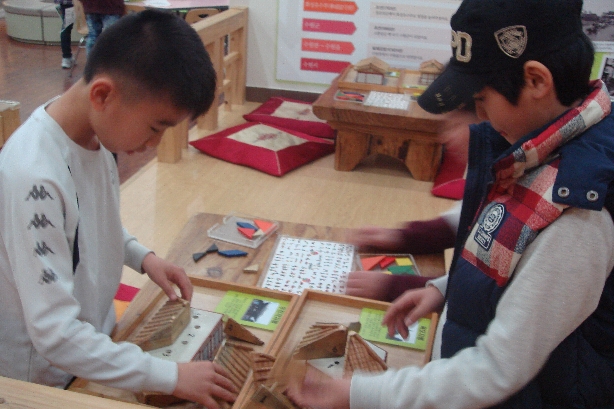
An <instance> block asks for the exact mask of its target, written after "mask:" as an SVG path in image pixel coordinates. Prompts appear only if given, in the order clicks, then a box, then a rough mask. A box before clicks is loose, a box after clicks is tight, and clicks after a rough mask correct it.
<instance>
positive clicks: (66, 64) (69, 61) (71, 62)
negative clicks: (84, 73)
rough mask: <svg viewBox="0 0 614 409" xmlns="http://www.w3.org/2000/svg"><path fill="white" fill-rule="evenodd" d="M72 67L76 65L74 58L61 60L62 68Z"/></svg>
mask: <svg viewBox="0 0 614 409" xmlns="http://www.w3.org/2000/svg"><path fill="white" fill-rule="evenodd" d="M73 65H77V62H76V61H75V58H74V57H70V58H62V68H72V66H73Z"/></svg>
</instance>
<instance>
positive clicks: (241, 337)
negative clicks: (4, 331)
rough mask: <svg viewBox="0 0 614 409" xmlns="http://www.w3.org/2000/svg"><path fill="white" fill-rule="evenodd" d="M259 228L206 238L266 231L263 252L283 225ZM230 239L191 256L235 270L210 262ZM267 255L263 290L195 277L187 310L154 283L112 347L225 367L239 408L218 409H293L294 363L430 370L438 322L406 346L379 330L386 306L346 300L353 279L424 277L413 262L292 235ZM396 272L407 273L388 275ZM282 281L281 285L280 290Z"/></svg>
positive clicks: (341, 371) (125, 397)
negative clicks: (352, 274) (359, 274)
mask: <svg viewBox="0 0 614 409" xmlns="http://www.w3.org/2000/svg"><path fill="white" fill-rule="evenodd" d="M255 220H257V219H254V218H241V219H237V217H236V216H235V215H231V216H227V217H225V218H224V222H223V223H221V224H216V225H215V226H214V227H212V228H210V229H209V230H208V235H209V236H211V234H210V233H211V232H212V231H213V232H217V233H214V234H218V233H220V232H222V233H221V235H222V236H224V234H225V235H226V236H224V237H225V238H226V239H228V236H231V235H235V234H236V235H237V236H236V237H240V238H242V239H246V240H249V239H248V237H247V236H249V235H250V234H251V233H247V234H245V232H241V231H240V230H239V229H250V230H254V229H253V228H251V226H253V227H255V228H257V229H261V230H263V232H264V236H262V238H259V239H258V240H262V241H261V242H260V243H258V244H257V245H260V244H262V242H263V241H264V240H266V238H268V237H270V236H271V235H272V234H273V233H274V232H275V230H277V227H278V224H277V223H276V222H272V221H263V222H264V223H268V224H261V225H257V224H256V222H255ZM238 223H241V224H242V223H246V225H241V224H238ZM247 224H249V226H248V225H247ZM222 227H223V228H222ZM262 227H264V229H263V228H262ZM223 232H226V233H223ZM233 237H234V238H231V239H230V240H226V241H225V242H213V241H210V242H206V243H202V244H199V246H200V249H202V250H200V251H199V252H200V253H204V254H203V255H199V254H197V253H192V258H193V260H190V263H193V265H200V264H199V263H203V262H202V261H200V260H201V259H202V258H206V259H207V260H209V262H212V261H214V260H215V263H217V262H218V261H223V260H227V261H225V263H229V264H230V263H232V264H233V265H234V264H237V262H236V261H233V260H232V258H228V256H223V255H221V256H222V257H218V256H213V255H212V254H215V253H219V251H220V248H222V250H230V248H226V247H225V245H226V244H228V243H231V240H234V239H235V238H236V237H235V236H233ZM219 240H223V239H219ZM237 241H238V240H237ZM233 244H237V243H233ZM263 247H265V248H267V249H270V253H269V260H268V263H267V264H266V267H265V268H264V269H263V270H262V271H260V280H259V283H260V284H261V285H260V286H252V285H243V284H238V283H233V282H229V281H221V280H217V279H211V278H202V277H200V276H199V277H196V276H193V275H192V276H190V279H191V280H192V284H193V285H194V294H193V297H192V300H191V301H190V303H188V302H187V301H184V300H178V301H173V302H171V301H168V298H167V297H166V295H165V294H164V293H163V291H162V290H161V289H160V288H159V287H157V286H156V285H155V284H154V283H153V282H151V281H150V282H147V284H145V286H144V287H143V288H142V289H141V290H140V291H139V293H138V294H137V296H136V297H135V298H134V300H133V301H132V302H131V303H130V305H129V306H128V308H127V310H126V311H125V313H124V314H123V316H122V319H121V320H120V321H119V322H118V324H117V326H116V328H115V330H114V332H113V334H112V338H113V340H114V341H116V342H119V341H130V342H134V343H136V344H137V345H140V346H141V347H142V348H143V349H144V350H147V351H148V353H150V354H152V355H154V356H157V357H159V358H162V359H168V360H172V361H174V362H188V361H194V360H213V361H214V362H217V363H218V364H220V365H222V366H223V367H225V368H226V370H227V371H228V373H229V375H230V379H231V381H232V382H233V383H234V384H235V386H236V387H237V389H239V391H240V392H239V395H238V397H237V400H236V401H235V403H234V404H233V405H229V404H226V403H223V402H220V405H221V407H223V408H226V409H229V408H233V409H244V408H245V409H265V408H267V409H293V408H294V406H293V405H292V403H291V402H290V401H289V400H288V399H287V398H286V397H285V395H284V394H283V390H284V387H285V385H284V380H286V381H287V379H288V377H289V375H288V373H286V372H284V371H288V368H289V367H294V366H293V365H295V364H300V365H302V367H305V365H310V366H313V367H314V368H316V369H318V370H320V371H321V372H322V373H323V374H326V376H331V377H339V376H344V375H349V374H351V373H353V372H354V371H356V370H362V371H382V370H385V369H386V368H388V367H394V368H397V367H402V366H407V365H423V364H425V363H426V362H428V361H429V359H430V355H431V348H432V342H433V338H434V331H435V328H436V325H437V315H436V314H433V315H432V316H431V317H430V318H426V319H421V320H420V321H419V323H416V324H415V325H414V326H412V327H410V328H408V332H409V333H410V336H409V337H407V338H406V339H401V338H400V336H398V335H397V336H395V337H388V336H387V331H386V328H385V327H383V326H382V325H381V320H382V318H383V315H384V313H385V311H386V309H387V308H388V306H389V304H388V303H385V302H379V301H373V300H366V299H362V298H357V297H351V296H346V295H344V292H345V288H344V281H343V280H344V279H345V278H347V273H348V272H349V271H354V270H357V269H365V270H373V271H381V272H387V273H389V274H414V273H415V274H419V272H418V268H417V266H416V264H415V261H414V259H413V257H412V256H411V255H408V254H391V255H381V254H378V255H376V254H358V252H357V251H355V249H354V247H353V246H352V245H349V244H346V243H340V242H334V241H326V240H312V239H306V238H298V237H291V236H285V235H279V236H278V237H277V240H276V242H275V245H272V241H271V244H268V243H267V245H266V246H263ZM237 250H238V249H237ZM252 252H258V250H257V249H256V248H252V250H248V253H250V255H249V256H248V257H244V258H243V260H244V261H243V264H242V266H243V267H241V274H244V275H245V276H246V277H250V276H251V277H253V276H254V274H255V273H258V272H259V266H258V265H255V264H252V263H253V262H254V260H252V258H253V255H252ZM211 257H218V258H217V259H215V258H211ZM218 259H219V260H218ZM239 264H241V263H239ZM239 264H237V265H239ZM394 267H398V268H400V270H403V271H400V270H399V271H396V272H394V271H390V269H391V268H392V269H393V270H394ZM223 268H225V264H224V265H222V264H219V265H215V266H213V265H212V266H208V267H207V270H210V269H219V271H220V272H221V271H222V269H223ZM186 269H187V268H186ZM246 270H251V271H246ZM341 273H343V274H341ZM318 274H319V275H320V276H319V277H318ZM220 276H221V274H220ZM278 279H283V280H284V281H283V283H282V284H280V285H277V283H278ZM267 280H268V281H267ZM293 280H298V282H300V286H301V288H300V291H296V288H294V291H292V290H293V289H292V288H291V287H292V286H293V285H295V286H296V285H297V284H296V283H295V282H294V281H293ZM254 282H255V281H254ZM266 283H268V284H266ZM293 283H294V284H293ZM319 289H322V290H326V291H319ZM69 389H70V390H72V391H77V392H82V393H87V394H93V395H98V396H102V397H105V398H109V399H115V400H121V401H127V402H132V403H136V402H138V403H142V404H146V405H151V406H158V407H174V408H175V407H181V408H192V407H200V406H198V405H197V406H194V405H195V404H194V403H191V402H185V401H181V400H179V399H177V398H175V397H173V396H169V395H162V394H159V393H152V392H143V393H138V394H135V393H132V392H129V391H123V390H119V389H115V388H111V387H106V386H103V385H100V384H97V383H95V382H89V381H87V380H84V379H79V378H78V379H76V380H75V381H74V382H73V383H72V384H71V386H70V388H69Z"/></svg>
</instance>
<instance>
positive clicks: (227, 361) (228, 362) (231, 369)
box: [214, 340, 254, 390]
mask: <svg viewBox="0 0 614 409" xmlns="http://www.w3.org/2000/svg"><path fill="white" fill-rule="evenodd" d="M253 350H254V349H253V348H252V347H249V346H247V345H243V344H240V343H237V342H232V341H229V340H226V342H225V343H224V345H223V346H222V348H220V351H219V352H218V353H217V355H216V356H215V359H214V362H216V363H218V364H220V365H222V366H223V367H224V369H226V371H227V372H228V374H229V375H230V380H231V381H232V383H233V384H234V385H235V386H236V387H237V389H239V390H241V388H242V387H243V385H244V384H245V380H246V379H247V375H248V374H249V371H250V369H251V357H250V354H251V352H253Z"/></svg>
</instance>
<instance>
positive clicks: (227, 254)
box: [217, 250, 247, 257]
mask: <svg viewBox="0 0 614 409" xmlns="http://www.w3.org/2000/svg"><path fill="white" fill-rule="evenodd" d="M217 252H218V254H221V255H222V256H224V257H243V256H247V253H246V252H245V251H243V250H218V251H217Z"/></svg>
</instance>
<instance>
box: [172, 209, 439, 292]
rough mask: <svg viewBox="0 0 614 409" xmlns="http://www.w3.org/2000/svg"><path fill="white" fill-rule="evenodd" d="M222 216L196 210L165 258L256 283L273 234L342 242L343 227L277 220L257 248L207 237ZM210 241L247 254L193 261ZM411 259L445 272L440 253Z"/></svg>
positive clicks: (431, 271)
mask: <svg viewBox="0 0 614 409" xmlns="http://www.w3.org/2000/svg"><path fill="white" fill-rule="evenodd" d="M223 218H224V216H221V215H216V214H211V213H199V214H196V215H194V216H192V217H191V218H190V220H189V221H188V223H186V225H185V226H184V228H183V229H182V230H181V231H180V232H179V235H178V236H177V237H176V239H175V240H174V242H173V244H172V246H171V248H170V249H169V252H168V255H167V257H166V258H167V260H168V261H170V262H172V263H175V264H177V265H180V266H182V267H183V268H185V271H186V273H188V275H191V276H194V277H209V276H208V275H207V269H208V268H211V267H220V268H221V269H222V276H221V277H219V279H220V280H225V281H232V282H235V283H240V284H246V285H256V284H257V283H258V280H259V278H260V275H261V274H263V272H262V270H263V269H264V267H265V265H266V263H267V260H268V259H269V254H270V253H271V250H272V249H273V246H274V245H275V239H276V235H287V236H292V237H303V238H306V239H317V240H330V241H337V242H344V241H345V234H346V229H342V228H335V227H325V226H314V225H309V224H301V223H289V222H279V229H278V230H277V232H276V233H275V234H274V235H273V236H272V237H269V238H268V239H267V240H266V241H265V242H264V243H262V245H260V247H258V248H257V249H249V248H246V247H241V246H238V245H236V244H232V243H226V242H223V241H220V240H213V239H211V238H209V237H208V236H207V230H208V229H209V228H210V227H212V226H214V225H215V224H217V223H221V222H222V219H223ZM214 242H215V243H216V244H217V246H218V247H219V248H220V249H222V250H225V249H236V248H240V249H241V250H244V251H247V253H248V255H247V257H236V258H226V257H223V256H220V255H218V254H209V255H207V256H205V257H204V258H203V259H201V260H200V261H198V262H196V263H195V262H194V260H193V259H192V254H194V253H198V252H202V251H205V250H206V249H207V248H209V246H210V245H211V244H212V243H214ZM414 258H415V260H416V264H417V265H418V268H419V270H420V273H421V274H422V275H424V276H429V277H431V276H433V277H436V276H441V275H443V274H444V272H445V262H444V257H443V253H441V254H430V255H416V256H414ZM252 264H258V265H259V266H260V271H259V273H258V274H249V273H244V272H243V269H244V268H245V267H247V266H250V265H252Z"/></svg>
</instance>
